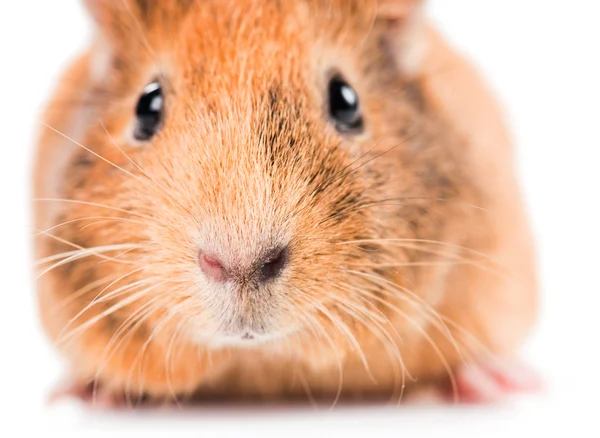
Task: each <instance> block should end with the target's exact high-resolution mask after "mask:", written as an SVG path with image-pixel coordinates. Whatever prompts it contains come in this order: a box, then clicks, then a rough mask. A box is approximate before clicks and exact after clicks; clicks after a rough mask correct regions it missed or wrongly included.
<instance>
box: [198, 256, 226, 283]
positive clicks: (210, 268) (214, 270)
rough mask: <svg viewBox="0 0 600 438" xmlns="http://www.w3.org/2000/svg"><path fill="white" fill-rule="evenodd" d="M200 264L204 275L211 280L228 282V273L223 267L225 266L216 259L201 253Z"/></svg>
mask: <svg viewBox="0 0 600 438" xmlns="http://www.w3.org/2000/svg"><path fill="white" fill-rule="evenodd" d="M199 262H200V268H201V269H202V272H204V275H206V276H207V277H208V278H210V279H211V280H215V281H225V280H227V277H228V275H227V271H226V270H225V268H224V267H223V264H222V263H221V262H220V261H219V260H217V259H216V258H212V257H209V256H207V255H206V254H204V253H200V257H199Z"/></svg>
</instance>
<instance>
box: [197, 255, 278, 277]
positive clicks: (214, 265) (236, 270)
mask: <svg viewBox="0 0 600 438" xmlns="http://www.w3.org/2000/svg"><path fill="white" fill-rule="evenodd" d="M223 260H224V259H223V258H220V257H219V256H216V255H213V254H212V253H206V252H204V251H200V254H199V256H198V264H199V265H200V269H201V270H202V272H203V273H204V275H205V276H206V277H207V278H208V279H210V280H212V281H217V282H225V281H228V280H231V279H233V280H238V281H254V282H258V283H267V282H269V281H272V280H275V279H276V278H278V277H279V276H281V274H282V272H283V271H284V270H285V268H286V266H287V264H288V261H289V249H288V247H279V248H275V249H273V250H271V251H268V252H266V253H264V254H262V256H260V257H258V258H257V259H256V260H253V262H252V263H249V264H243V265H242V264H235V265H233V266H231V265H225V263H224V262H223Z"/></svg>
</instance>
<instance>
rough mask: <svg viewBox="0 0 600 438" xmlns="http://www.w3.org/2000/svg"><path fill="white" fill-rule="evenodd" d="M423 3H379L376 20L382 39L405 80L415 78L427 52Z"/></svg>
mask: <svg viewBox="0 0 600 438" xmlns="http://www.w3.org/2000/svg"><path fill="white" fill-rule="evenodd" d="M424 9H425V0H379V1H378V3H377V17H378V21H379V22H380V25H381V26H382V27H383V39H384V43H385V44H386V46H387V47H388V48H389V50H390V51H391V52H392V53H393V54H394V55H395V58H396V62H397V64H398V68H399V69H400V70H401V71H402V72H403V73H404V74H405V75H407V76H413V75H416V74H418V72H419V70H420V67H421V65H422V62H423V60H424V58H425V53H426V51H427V44H426V33H425V25H426V23H425V11H424Z"/></svg>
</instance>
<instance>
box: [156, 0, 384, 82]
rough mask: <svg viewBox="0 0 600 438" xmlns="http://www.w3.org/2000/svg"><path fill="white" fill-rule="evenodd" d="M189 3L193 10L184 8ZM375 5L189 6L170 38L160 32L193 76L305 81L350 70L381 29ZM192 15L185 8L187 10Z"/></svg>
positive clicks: (274, 1) (219, 2)
mask: <svg viewBox="0 0 600 438" xmlns="http://www.w3.org/2000/svg"><path fill="white" fill-rule="evenodd" d="M183 3H185V2H183ZM369 4H370V2H369V1H364V0H363V1H360V2H355V1H353V0H203V1H195V2H192V3H191V4H189V5H188V6H186V7H185V8H186V10H185V13H184V14H181V13H180V14H179V17H180V19H178V20H177V21H178V23H176V24H174V25H172V26H171V27H170V29H171V31H170V32H166V33H165V32H164V31H165V29H161V28H160V27H161V25H160V20H158V26H157V28H156V40H159V39H161V38H163V39H166V40H167V41H157V42H158V43H159V44H161V45H162V44H164V43H166V45H167V46H170V47H168V52H169V54H170V56H171V57H172V62H173V63H174V64H175V66H176V67H177V68H179V69H183V70H185V73H187V74H193V75H197V74H206V75H213V76H215V77H221V78H222V79H226V78H227V75H235V76H238V77H244V75H247V74H249V73H250V72H252V76H253V77H260V76H261V75H274V74H276V75H277V76H279V77H280V78H282V79H284V78H286V77H290V76H294V75H297V74H298V73H299V72H301V71H304V72H306V71H307V70H310V69H311V66H315V65H318V64H319V63H321V64H328V63H333V62H334V61H335V60H336V58H337V59H338V60H339V61H338V62H343V61H344V60H345V58H348V57H349V53H348V52H351V51H353V50H355V49H356V46H357V45H358V44H360V43H361V42H364V40H365V38H366V36H367V34H368V32H369V30H370V25H372V21H373V13H372V10H371V8H369ZM180 7H184V6H180Z"/></svg>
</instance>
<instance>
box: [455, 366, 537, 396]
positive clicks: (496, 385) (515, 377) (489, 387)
mask: <svg viewBox="0 0 600 438" xmlns="http://www.w3.org/2000/svg"><path fill="white" fill-rule="evenodd" d="M455 378H456V391H457V397H456V398H457V399H458V402H460V403H494V402H499V401H502V400H503V399H504V398H505V397H506V396H509V395H511V394H519V393H535V392H539V391H541V390H542V387H543V384H542V381H541V379H540V378H539V376H538V375H537V373H536V372H535V371H534V370H532V369H531V368H529V367H527V366H525V365H523V364H520V363H508V362H502V361H491V362H487V363H482V364H476V365H464V366H462V367H460V368H459V369H458V370H457V371H456V373H455ZM452 392H453V391H452V390H450V394H449V395H450V397H452V398H453V399H455V397H454V395H453V394H452Z"/></svg>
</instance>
